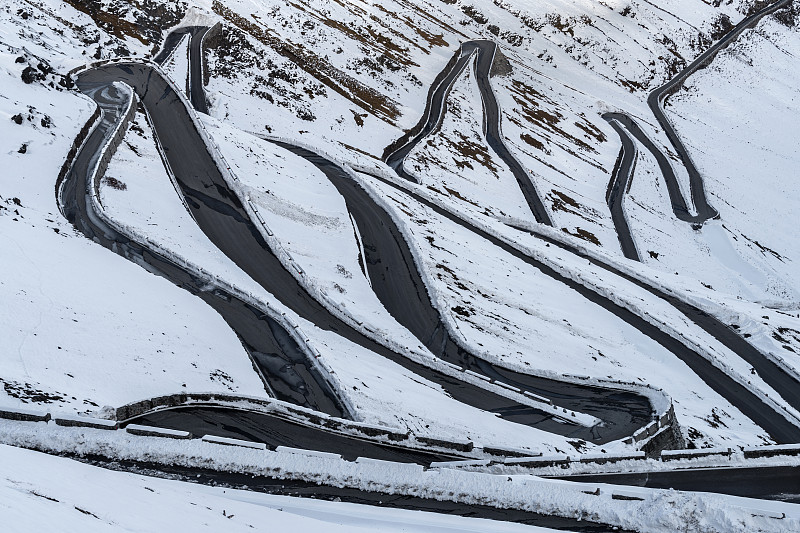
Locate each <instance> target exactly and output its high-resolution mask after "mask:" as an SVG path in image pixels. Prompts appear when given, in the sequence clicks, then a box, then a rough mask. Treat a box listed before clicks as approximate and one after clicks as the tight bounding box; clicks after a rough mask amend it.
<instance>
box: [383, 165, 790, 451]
mask: <svg viewBox="0 0 800 533" xmlns="http://www.w3.org/2000/svg"><path fill="white" fill-rule="evenodd" d="M373 178H375V179H377V180H380V181H382V182H383V183H385V184H387V185H389V186H391V187H394V188H396V189H398V190H400V191H403V192H404V193H405V194H407V195H409V196H411V197H413V198H414V199H415V200H417V201H418V202H420V203H422V204H424V205H426V206H427V207H428V208H430V209H432V210H434V211H435V212H436V213H438V214H439V215H441V216H443V217H445V218H447V219H449V220H451V221H452V222H455V223H456V224H459V225H461V226H462V227H464V228H467V229H469V230H471V231H473V232H474V233H476V234H478V235H480V236H481V237H483V238H484V239H486V240H487V241H489V243H491V244H492V245H494V246H497V247H499V248H501V249H502V250H504V251H506V252H508V253H510V254H511V255H513V256H514V257H517V258H518V259H521V260H522V261H524V262H526V263H527V264H529V265H531V266H533V267H535V268H536V269H538V270H539V271H540V272H541V273H543V274H544V275H546V276H549V277H551V278H553V279H555V280H556V281H559V282H561V283H563V284H565V285H567V286H568V287H570V288H572V289H573V290H575V291H577V292H578V293H579V294H581V295H582V296H584V297H585V298H586V299H587V300H589V301H590V302H592V303H594V304H596V305H599V306H600V307H602V308H603V309H605V310H607V311H609V312H611V313H613V314H614V315H616V316H617V317H618V318H620V319H621V320H623V321H624V322H626V323H627V324H629V325H630V326H632V327H634V328H635V329H637V330H639V331H640V332H641V333H643V334H644V335H647V336H648V337H650V338H651V339H653V340H655V341H656V342H658V343H659V344H661V345H662V346H663V347H664V348H666V349H667V350H668V351H670V352H671V353H672V354H673V355H675V356H676V357H677V358H678V359H680V360H681V361H683V362H684V363H686V365H687V366H688V367H689V368H690V369H691V370H692V371H693V372H694V373H695V374H697V375H698V376H699V377H700V378H701V379H702V380H703V381H705V382H706V384H708V386H709V387H711V388H712V389H713V390H714V391H716V392H717V393H719V394H720V395H721V396H722V397H723V398H725V399H726V400H728V401H729V402H730V403H731V404H732V405H734V406H735V407H737V408H738V409H739V410H741V411H742V413H743V414H744V415H745V416H747V417H748V418H750V419H751V420H753V421H754V422H755V423H756V424H758V425H759V426H761V427H762V428H763V429H764V430H766V431H767V433H769V435H770V436H771V437H772V438H773V439H775V440H776V442H779V443H783V444H789V443H795V442H800V427H798V426H796V425H794V424H792V423H791V422H789V421H788V420H787V419H786V418H784V417H783V416H782V415H781V414H780V413H778V412H777V411H775V410H774V409H773V408H772V407H771V406H770V405H769V404H767V403H765V402H764V401H763V400H761V398H759V397H758V396H756V395H755V394H753V393H752V392H750V391H749V390H748V389H747V388H746V387H744V386H743V385H741V384H739V383H738V382H736V381H734V380H733V379H732V378H731V377H730V376H728V375H727V374H725V372H723V371H722V370H720V369H718V368H716V367H715V366H714V365H712V364H711V363H710V362H709V361H708V360H707V359H705V358H704V357H703V356H702V355H700V354H699V353H697V352H696V351H695V350H693V349H691V348H689V347H687V346H685V345H684V344H683V343H682V342H680V341H678V340H677V339H675V338H673V337H671V336H670V335H668V334H667V333H665V332H663V331H661V330H660V329H658V328H657V327H656V326H654V325H652V324H650V323H649V322H647V321H646V320H644V319H643V318H641V317H640V316H638V315H636V314H634V313H633V312H631V311H630V310H628V309H626V308H625V307H622V306H620V305H618V304H616V303H614V302H612V301H611V300H610V299H608V298H607V297H605V296H603V295H602V294H600V293H599V292H596V291H595V289H593V288H590V287H587V286H584V285H581V284H580V283H578V282H576V281H574V280H572V279H570V278H567V277H565V276H563V275H562V274H560V273H558V272H556V271H555V270H553V269H552V268H550V267H549V266H547V265H545V264H544V263H542V262H541V261H539V260H538V259H536V258H535V257H532V256H529V255H527V254H525V253H524V252H522V251H520V250H518V249H517V248H515V247H513V246H511V245H510V244H508V243H506V242H505V241H503V240H501V239H498V238H497V237H495V236H493V235H491V234H490V233H487V232H486V231H484V230H483V229H481V228H479V227H477V226H475V225H474V224H472V223H471V222H469V221H468V220H465V219H463V218H461V217H460V216H457V215H455V214H453V213H451V212H450V211H447V210H445V209H442V208H441V207H439V206H437V205H436V204H433V203H432V202H430V201H429V200H427V199H426V198H425V197H424V196H422V195H420V194H417V193H415V192H413V191H411V190H408V189H406V188H403V187H400V186H399V185H397V184H395V183H393V182H392V181H389V180H386V179H384V178H382V177H380V176H375V175H373ZM530 233H531V235H533V236H535V237H537V238H539V239H541V240H544V241H546V242H547V243H548V244H550V245H551V246H557V247H560V248H562V249H564V250H567V251H569V252H572V253H574V254H576V255H578V256H581V257H583V258H585V259H587V260H588V261H589V262H590V263H592V264H594V265H596V266H598V267H600V268H602V269H604V270H606V271H608V272H610V273H612V274H614V275H617V276H620V277H622V278H624V279H626V280H627V281H630V282H632V283H634V284H636V285H638V286H640V287H642V288H643V289H646V290H647V291H649V292H650V293H652V294H654V295H655V296H658V297H659V298H662V299H664V300H665V301H667V302H668V303H670V304H671V305H673V306H674V307H675V308H677V309H678V310H679V311H681V312H682V313H683V314H684V315H685V316H686V317H687V318H689V320H691V321H692V322H694V323H695V324H697V325H698V326H700V327H701V328H703V329H704V330H706V331H707V332H708V333H710V334H711V335H712V336H714V337H715V338H716V339H717V340H719V341H720V342H722V343H723V344H725V345H726V346H728V347H729V348H731V349H732V350H733V351H734V352H736V353H737V354H739V355H740V356H742V357H744V358H745V359H746V360H748V362H751V364H753V363H755V365H754V367H757V368H756V370H757V371H758V373H759V375H761V376H762V377H763V378H764V379H765V381H767V382H768V383H770V382H774V383H778V384H783V385H785V387H783V388H784V389H786V390H785V393H786V396H788V397H789V398H787V401H789V400H790V399H791V400H792V401H794V400H795V399H797V397H798V395H799V394H800V387H797V386H796V385H792V383H793V382H794V380H793V379H792V378H791V377H790V376H789V375H788V374H786V373H785V372H783V371H782V370H781V369H780V368H779V367H778V366H777V365H775V364H774V363H772V362H771V361H770V360H769V359H767V358H766V357H765V356H764V355H763V354H761V353H760V352H758V350H756V349H755V348H754V347H753V346H751V345H750V344H748V343H747V341H745V340H744V339H743V338H742V337H740V336H739V335H738V334H737V333H736V332H735V331H734V330H733V329H731V328H728V327H727V326H726V325H725V324H723V323H722V322H720V321H719V320H717V319H716V318H714V317H712V316H710V315H708V314H707V313H705V312H703V311H701V310H699V309H697V308H695V307H693V306H691V305H689V304H687V303H685V302H682V301H681V300H679V299H678V298H676V297H674V296H672V295H670V294H667V293H665V292H664V291H662V290H661V289H658V288H656V287H652V286H650V285H648V284H646V283H644V282H642V281H640V280H638V279H636V278H634V277H632V276H630V275H629V274H626V273H624V272H622V271H620V270H618V269H616V268H614V267H613V266H611V265H609V264H607V263H604V262H602V261H600V260H599V259H597V258H594V257H592V256H589V255H587V254H586V253H584V252H582V251H581V250H579V249H577V248H574V247H572V246H571V245H568V244H564V243H561V242H559V241H556V240H553V239H550V238H548V237H546V236H543V235H540V234H537V233H535V232H530ZM770 384H772V383H770ZM773 386H774V385H773ZM784 398H786V397H784ZM797 405H800V401H798V403H797Z"/></svg>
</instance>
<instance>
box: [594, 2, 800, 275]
mask: <svg viewBox="0 0 800 533" xmlns="http://www.w3.org/2000/svg"><path fill="white" fill-rule="evenodd" d="M791 2H792V0H778V1H777V2H774V3H772V4H770V5H768V6H767V7H765V8H763V9H761V10H760V11H758V12H756V13H754V14H752V15H749V16H747V17H745V18H744V19H742V20H741V21H740V22H739V23H738V24H736V25H735V26H734V27H733V28H732V29H731V30H730V31H728V32H727V33H726V34H725V35H724V36H723V37H722V38H721V39H719V40H718V41H717V42H716V43H714V44H713V45H712V46H711V47H709V48H708V50H706V51H705V52H703V53H702V54H700V55H699V56H697V58H696V59H695V60H694V61H692V62H691V63H690V64H689V65H687V66H686V67H685V68H684V69H683V70H681V71H680V72H678V74H676V75H675V76H673V77H672V78H671V79H670V80H669V81H667V82H666V83H665V84H663V85H661V86H660V87H658V88H656V89H654V90H653V91H652V92H651V93H650V94H649V95H648V97H647V105H648V106H649V107H650V111H651V112H652V113H653V115H654V116H655V117H656V120H658V123H659V124H660V125H661V128H662V129H663V130H664V133H665V134H666V135H667V138H668V139H669V141H670V143H671V144H672V147H673V148H674V149H675V152H676V153H677V154H678V156H679V157H680V159H681V162H682V163H683V166H684V168H686V172H687V174H688V175H689V192H690V196H691V202H692V205H693V207H694V211H695V213H696V214H694V215H693V214H692V213H691V212H690V210H689V206H688V204H687V202H686V199H685V198H684V196H683V193H682V192H681V189H680V185H679V183H678V178H677V176H676V175H675V169H674V168H673V167H672V164H671V163H670V161H669V157H668V156H667V155H666V154H665V153H664V152H663V151H662V150H661V149H660V148H659V147H658V146H656V144H655V143H654V142H653V140H652V139H650V137H649V136H648V135H647V134H646V133H645V132H644V131H643V130H642V128H641V127H640V126H639V124H638V123H637V122H636V119H634V118H633V117H632V116H630V115H628V114H626V113H605V114H604V115H603V118H604V119H605V120H606V121H607V122H609V124H611V126H612V127H613V128H614V129H615V130H616V131H617V133H618V134H619V136H620V140H621V141H622V149H621V152H620V154H621V156H623V161H622V164H620V165H617V166H615V167H614V171H613V172H612V175H611V182H610V184H609V189H610V190H611V189H614V190H620V191H625V190H626V186H625V184H626V183H628V182H629V181H630V178H631V176H632V175H633V165H634V161H633V160H632V159H631V158H630V157H629V154H630V152H631V151H633V152H634V153H635V152H636V145H635V143H634V142H633V141H632V140H631V139H630V136H629V135H632V136H633V137H634V138H635V139H636V140H637V141H639V142H640V143H641V144H642V145H643V146H644V147H645V148H647V150H648V151H649V152H650V153H651V154H652V155H653V157H655V159H656V162H657V163H658V167H659V170H660V171H661V175H662V176H663V177H664V182H665V183H666V185H667V193H668V194H669V199H670V203H671V204H672V212H673V213H674V215H675V218H677V219H678V220H682V221H684V222H688V223H690V224H692V225H693V227H695V228H696V229H699V228H700V227H701V226H702V224H703V223H704V222H706V221H708V220H711V219H714V218H719V212H718V211H717V210H716V209H714V207H712V206H711V205H710V204H709V203H708V198H707V197H706V191H705V186H704V185H703V177H702V175H701V174H700V171H699V170H698V169H697V166H696V165H695V164H694V161H693V160H692V157H691V155H690V154H689V150H687V148H686V146H685V145H684V144H683V141H682V140H681V138H680V136H679V135H678V133H677V131H675V127H674V126H673V125H672V122H671V121H670V120H669V118H668V117H667V115H666V113H665V112H664V103H665V102H666V100H667V98H668V97H669V96H670V95H672V94H674V93H675V92H676V91H678V90H679V89H680V88H681V87H682V86H683V83H684V82H685V81H686V79H687V78H688V77H689V76H691V75H692V74H694V73H695V72H697V71H698V70H700V69H702V68H705V67H706V66H708V65H709V64H711V62H712V61H713V60H714V58H715V57H716V55H717V54H718V53H719V52H720V50H722V49H724V48H725V47H727V46H728V45H730V44H731V43H732V42H733V41H735V40H736V38H738V37H739V35H741V34H742V32H744V31H745V30H747V29H749V28H753V27H755V25H756V24H757V23H758V22H759V21H760V20H761V19H762V18H764V17H766V16H767V15H771V14H772V13H774V12H776V11H778V10H779V9H783V8H784V7H787V6H788V5H790V4H791ZM620 124H621V125H622V126H624V128H625V129H626V130H627V133H624V132H623V131H621V128H620V127H619V125H620ZM606 199H607V200H608V203H609V208H610V209H611V218H612V220H613V222H614V227H615V228H616V230H617V235H618V237H619V240H620V245H621V246H622V251H623V255H625V257H626V258H628V259H633V260H636V261H639V260H640V258H639V256H638V253H637V254H636V255H635V256H634V252H635V244H634V239H633V236H632V234H631V231H630V227H629V226H628V223H627V220H626V219H625V217H624V213H623V210H622V198H621V196H620V197H619V198H617V197H616V196H615V197H614V198H612V199H611V200H609V198H606ZM632 247H633V248H632Z"/></svg>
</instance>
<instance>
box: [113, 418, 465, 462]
mask: <svg viewBox="0 0 800 533" xmlns="http://www.w3.org/2000/svg"><path fill="white" fill-rule="evenodd" d="M129 423H131V424H144V425H146V426H156V427H160V428H168V429H178V430H181V431H189V432H190V433H192V434H193V435H195V436H198V437H202V436H203V435H216V436H218V437H231V438H234V439H242V440H248V441H252V442H263V443H264V444H266V445H267V448H269V449H271V450H274V449H275V448H276V447H278V446H288V447H290V448H301V449H304V450H316V451H321V452H328V453H338V454H340V455H341V456H342V457H343V458H344V459H345V460H347V461H355V460H356V458H358V457H369V458H372V459H380V460H382V461H395V462H398V463H418V464H421V465H424V466H428V465H429V464H431V463H432V462H435V461H457V460H462V459H464V457H463V456H460V455H457V454H452V455H448V454H444V453H438V452H426V451H422V450H415V449H412V448H405V447H401V446H393V445H390V444H385V443H380V442H376V441H372V440H367V439H359V438H356V437H351V436H344V435H340V434H337V433H332V432H327V431H324V430H321V429H319V428H316V427H309V426H305V425H302V424H298V423H296V422H292V421H291V420H287V419H285V418H282V417H280V416H276V415H274V414H266V413H256V412H252V411H241V410H236V409H222V408H211V407H182V408H177V409H169V410H166V411H158V412H155V413H150V414H148V415H145V416H142V417H137V418H134V419H131V420H130V421H129Z"/></svg>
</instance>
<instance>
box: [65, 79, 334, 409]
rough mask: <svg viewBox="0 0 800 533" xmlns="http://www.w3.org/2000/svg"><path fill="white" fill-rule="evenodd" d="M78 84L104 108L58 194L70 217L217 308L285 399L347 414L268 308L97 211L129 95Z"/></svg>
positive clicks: (81, 228)
mask: <svg viewBox="0 0 800 533" xmlns="http://www.w3.org/2000/svg"><path fill="white" fill-rule="evenodd" d="M78 87H79V88H80V90H81V91H82V92H84V94H86V95H88V96H89V97H91V98H92V99H94V100H95V102H96V103H97V105H98V106H99V108H100V110H101V113H102V114H101V119H100V122H99V124H98V126H97V127H96V128H95V129H94V130H93V131H92V132H91V133H90V134H89V136H88V137H87V139H86V141H85V143H84V144H83V146H82V147H81V149H80V150H79V151H78V153H77V154H76V157H75V160H74V162H73V164H72V166H71V167H70V169H69V171H68V173H67V174H66V176H65V178H64V181H63V182H62V184H61V187H60V190H59V193H58V199H57V200H58V204H59V207H60V209H61V211H62V213H63V214H64V216H65V218H66V219H67V220H68V221H69V222H70V223H72V224H73V225H74V226H75V228H76V229H78V230H79V231H80V232H81V233H83V234H84V235H85V236H86V237H87V238H89V239H91V240H93V241H95V242H97V243H98V244H100V245H102V246H104V247H105V248H108V249H109V250H112V251H114V252H116V253H117V254H119V255H121V256H123V257H125V258H126V259H128V260H130V261H132V262H134V263H136V264H139V265H142V266H143V267H144V268H146V269H147V270H149V271H151V272H153V273H156V274H158V275H161V276H163V277H165V278H166V279H168V280H170V281H171V282H173V283H174V284H175V285H177V286H179V287H181V288H183V289H185V290H188V291H189V292H191V293H192V294H194V295H196V296H198V297H199V298H200V299H202V300H203V301H204V302H206V303H207V304H209V305H210V306H211V307H212V308H214V309H215V310H216V311H217V312H218V313H219V314H220V315H221V316H222V317H223V319H225V321H226V322H227V323H228V325H229V326H230V327H231V328H232V329H233V330H234V331H235V332H236V333H237V335H238V336H239V338H240V339H241V341H242V344H243V345H244V347H245V349H246V350H247V351H248V352H249V353H250V354H252V355H254V359H255V361H254V362H255V363H256V365H257V367H258V370H259V373H260V374H261V375H262V376H264V377H265V378H266V385H267V387H268V388H269V390H270V391H271V392H272V394H273V395H274V396H275V397H276V398H278V399H281V400H284V401H288V402H292V403H295V404H299V405H304V406H306V407H310V408H313V409H317V410H320V411H323V412H326V413H328V414H331V415H333V416H340V417H341V416H347V412H346V410H345V409H344V408H343V406H342V404H341V402H340V401H339V399H338V396H337V394H336V392H335V391H334V390H333V389H332V388H331V387H330V385H329V384H328V383H327V381H326V380H325V379H324V378H323V377H322V376H321V375H319V372H318V371H317V370H316V368H315V367H314V365H312V364H311V363H310V362H309V360H308V357H307V356H306V355H305V352H304V351H303V349H302V348H301V347H300V346H299V345H298V344H297V343H296V342H295V341H294V339H293V338H292V336H291V335H289V333H288V332H286V330H285V329H283V328H282V326H281V325H280V324H279V323H278V322H276V321H275V320H274V319H272V318H271V317H270V316H269V314H268V313H267V310H265V309H259V308H256V307H254V306H253V305H251V304H249V303H246V302H244V301H242V300H240V299H238V298H237V297H236V296H234V295H232V294H230V293H228V292H227V291H226V290H225V289H223V288H221V287H218V286H215V285H214V284H213V283H210V282H209V280H206V279H201V278H199V277H198V276H196V275H195V274H194V273H192V272H188V271H187V270H185V269H184V268H183V267H181V266H179V265H178V264H176V263H175V262H173V261H171V260H170V259H169V258H167V257H165V256H164V255H162V254H161V253H159V252H158V251H155V250H152V249H150V248H149V247H148V246H146V245H144V244H142V243H140V242H137V241H136V240H135V239H133V238H131V237H130V236H128V235H126V234H125V233H124V230H121V229H119V228H115V227H111V226H109V225H108V224H106V223H105V222H104V221H103V217H101V216H100V215H99V214H98V213H96V212H95V211H94V204H93V203H92V201H91V196H92V195H93V194H95V192H96V191H95V187H96V185H97V184H96V183H95V182H93V180H92V175H93V171H94V168H95V166H96V165H97V164H98V157H99V153H100V151H101V150H102V149H103V147H104V146H106V145H107V143H108V142H109V139H110V136H111V135H112V134H113V131H114V129H115V128H116V125H117V124H118V122H119V121H120V120H121V119H122V112H123V111H122V110H123V109H124V108H125V107H126V105H127V97H126V95H124V94H122V93H121V92H120V91H119V90H118V89H117V88H116V87H113V86H110V85H108V84H105V83H100V84H95V83H90V82H86V80H85V79H84V78H83V77H80V78H79V79H78Z"/></svg>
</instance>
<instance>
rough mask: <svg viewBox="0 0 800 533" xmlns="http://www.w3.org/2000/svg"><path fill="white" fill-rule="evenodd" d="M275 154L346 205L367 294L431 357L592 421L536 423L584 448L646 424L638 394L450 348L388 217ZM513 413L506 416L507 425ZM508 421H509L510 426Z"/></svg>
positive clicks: (340, 182)
mask: <svg viewBox="0 0 800 533" xmlns="http://www.w3.org/2000/svg"><path fill="white" fill-rule="evenodd" d="M276 144H278V145H279V146H282V147H283V148H286V149H287V150H290V151H291V152H293V153H295V154H296V155H298V156H300V157H303V158H304V159H306V160H307V161H309V162H310V163H312V164H313V165H315V166H316V167H317V168H318V169H319V170H320V171H322V172H323V174H325V175H326V176H327V177H328V179H329V180H330V182H331V183H332V184H333V185H334V187H336V189H337V190H338V191H339V193H340V194H341V195H342V197H343V198H344V200H345V203H346V205H347V210H348V212H349V213H350V215H351V216H352V217H353V220H355V222H356V225H357V227H358V232H359V234H360V236H361V239H362V242H363V247H364V252H365V255H366V257H365V262H366V266H367V274H368V275H369V278H370V280H371V284H372V289H373V291H374V292H375V294H376V295H377V296H378V298H379V299H380V301H381V303H383V305H384V307H386V309H387V310H388V311H389V313H391V314H392V316H393V317H394V318H395V319H396V320H397V321H398V322H399V323H400V324H402V325H403V326H404V327H406V328H407V329H408V330H409V331H411V332H412V333H413V334H414V335H415V336H416V337H417V338H418V339H419V340H420V342H421V343H423V344H424V345H425V346H426V347H427V348H428V349H429V350H430V351H431V352H432V353H433V354H434V355H436V356H437V357H439V358H441V359H444V360H445V361H448V362H450V363H453V364H455V365H458V366H460V367H461V368H464V369H468V370H471V371H473V372H477V373H479V374H482V375H484V376H487V377H489V378H490V379H494V380H497V381H499V382H503V383H507V384H509V385H513V386H515V387H519V388H520V389H522V390H526V391H529V392H532V393H534V394H538V395H540V396H544V397H546V398H549V399H551V400H552V401H553V403H554V404H555V405H557V406H559V407H566V408H567V409H571V410H574V411H578V412H581V413H587V414H591V415H594V416H596V417H598V418H600V419H601V420H603V426H602V427H597V426H596V427H592V428H587V427H584V426H580V425H577V424H571V423H569V420H568V419H566V420H564V419H559V420H552V419H551V420H547V419H543V420H542V421H541V422H540V423H539V424H538V425H537V426H536V427H537V428H539V429H543V430H545V431H550V432H553V433H557V434H560V435H566V436H569V437H572V438H581V439H584V440H586V441H589V442H594V443H604V442H609V441H612V440H616V439H621V438H625V437H626V436H628V435H631V434H632V433H633V432H635V431H636V428H641V427H644V426H645V425H647V424H648V423H649V421H650V420H651V417H652V414H651V412H652V408H651V406H650V402H649V401H648V399H647V398H646V397H644V396H641V395H639V394H636V393H633V392H629V391H625V390H620V389H608V388H602V387H595V386H587V385H581V384H576V383H570V382H566V381H558V380H555V379H548V378H543V377H538V376H532V375H529V374H525V373H521V372H516V371H513V370H510V369H507V368H503V367H501V366H498V365H496V364H493V363H491V362H489V361H486V360H485V359H482V358H480V357H478V356H476V355H474V354H472V353H470V352H469V351H468V350H466V349H465V348H464V347H463V346H460V345H459V344H458V343H457V342H455V341H454V340H453V338H452V337H451V335H450V334H449V332H448V330H447V327H446V326H445V324H444V322H443V321H442V319H441V316H440V314H439V313H440V311H439V310H438V309H436V307H435V306H434V304H433V302H432V301H431V298H430V296H429V293H428V288H427V287H426V285H425V282H424V281H423V279H422V277H421V276H420V274H419V271H418V268H419V267H418V266H417V265H416V262H415V261H414V257H413V254H412V253H411V250H410V249H409V244H408V243H407V242H406V240H405V237H404V236H403V233H402V232H401V231H400V229H399V228H398V227H397V225H396V224H395V223H394V220H393V219H392V217H391V215H390V214H389V213H387V212H386V211H385V210H384V209H383V208H381V207H380V206H379V205H378V204H377V203H376V202H375V201H374V200H373V199H372V198H371V197H370V195H369V193H368V192H367V191H365V190H364V189H363V188H362V187H361V185H359V184H358V183H357V182H356V181H354V180H353V179H352V178H351V177H350V175H349V174H348V173H347V172H346V171H345V170H344V169H342V168H341V167H339V166H338V165H336V164H335V163H334V162H332V161H330V160H329V159H326V158H324V157H322V156H320V155H319V154H316V153H314V152H311V151H310V150H307V149H304V148H299V147H296V146H293V145H291V144H288V143H285V142H277V143H276ZM512 413H513V411H508V412H507V416H509V417H510V418H512V416H513V414H512ZM512 419H513V418H512Z"/></svg>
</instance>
